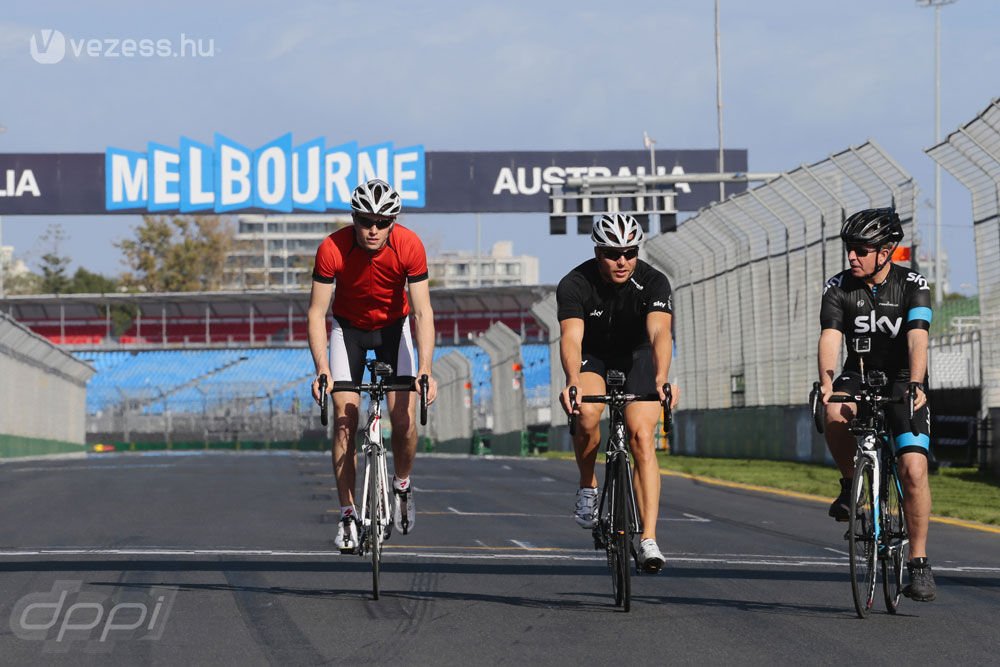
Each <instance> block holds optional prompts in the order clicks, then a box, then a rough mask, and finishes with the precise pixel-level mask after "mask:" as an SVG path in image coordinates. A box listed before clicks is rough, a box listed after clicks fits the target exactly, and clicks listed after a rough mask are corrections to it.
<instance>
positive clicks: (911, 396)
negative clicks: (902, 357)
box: [809, 382, 919, 435]
mask: <svg viewBox="0 0 1000 667" xmlns="http://www.w3.org/2000/svg"><path fill="white" fill-rule="evenodd" d="M918 385H919V383H917V382H911V383H909V384H908V385H907V387H906V393H905V394H904V395H903V396H899V397H895V398H893V397H891V396H883V395H882V394H878V393H875V392H872V391H870V389H869V388H868V387H862V388H861V393H859V394H832V395H831V396H830V397H829V398H828V399H827V403H861V402H866V401H867V402H869V403H874V404H875V405H876V406H877V405H882V404H886V403H906V402H909V404H910V416H909V424H910V432H911V433H912V434H913V435H917V427H916V426H915V425H914V422H913V414H914V412H915V410H914V404H915V402H916V400H917V392H916V386H918ZM809 404H810V406H811V407H812V413H813V421H814V422H815V424H816V430H817V431H819V432H820V433H822V432H823V427H824V424H825V420H824V418H823V415H822V406H823V401H822V391H821V390H820V383H819V382H813V389H812V391H811V392H810V393H809Z"/></svg>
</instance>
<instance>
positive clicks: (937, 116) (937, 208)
mask: <svg viewBox="0 0 1000 667" xmlns="http://www.w3.org/2000/svg"><path fill="white" fill-rule="evenodd" d="M954 2H956V0H917V6H918V7H933V8H934V145H935V146H937V145H938V144H939V143H941V7H943V6H944V5H950V4H952V3H954ZM943 266H944V264H943V262H942V261H941V165H940V164H939V163H938V162H937V161H936V160H935V162H934V307H935V308H938V309H940V308H941V300H942V297H943V296H944V276H943V275H942V271H943V268H942V267H943Z"/></svg>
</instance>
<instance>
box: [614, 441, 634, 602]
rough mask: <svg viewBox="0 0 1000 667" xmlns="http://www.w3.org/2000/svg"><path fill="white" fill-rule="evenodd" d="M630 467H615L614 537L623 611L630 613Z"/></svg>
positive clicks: (623, 464)
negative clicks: (616, 490)
mask: <svg viewBox="0 0 1000 667" xmlns="http://www.w3.org/2000/svg"><path fill="white" fill-rule="evenodd" d="M627 478H628V466H627V465H626V464H625V462H624V461H622V460H619V461H618V464H617V465H616V466H615V487H616V488H617V489H618V493H616V494H615V505H614V517H615V521H614V524H615V525H614V537H615V550H616V551H617V552H618V582H619V586H618V587H619V589H620V590H621V598H622V611H625V612H628V611H629V610H630V609H631V608H632V580H631V573H632V568H631V562H630V561H631V551H632V549H631V545H630V542H631V537H632V535H631V531H630V530H629V501H628V488H629V486H628V479H627Z"/></svg>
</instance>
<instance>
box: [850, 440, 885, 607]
mask: <svg viewBox="0 0 1000 667" xmlns="http://www.w3.org/2000/svg"><path fill="white" fill-rule="evenodd" d="M874 473H875V470H874V467H873V465H872V462H871V461H870V460H869V459H867V458H863V459H861V460H860V461H859V462H858V463H857V465H856V466H855V468H854V485H853V487H852V488H851V516H850V527H849V528H848V531H847V541H848V550H849V551H850V556H851V592H852V593H853V594H854V609H855V611H857V613H858V617H859V618H866V617H867V616H868V614H869V612H871V608H872V603H873V602H874V600H875V573H876V567H877V565H878V561H877V556H878V554H877V550H876V548H875V498H874V496H873V490H874V486H873V481H874Z"/></svg>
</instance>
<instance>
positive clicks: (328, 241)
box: [308, 179, 437, 552]
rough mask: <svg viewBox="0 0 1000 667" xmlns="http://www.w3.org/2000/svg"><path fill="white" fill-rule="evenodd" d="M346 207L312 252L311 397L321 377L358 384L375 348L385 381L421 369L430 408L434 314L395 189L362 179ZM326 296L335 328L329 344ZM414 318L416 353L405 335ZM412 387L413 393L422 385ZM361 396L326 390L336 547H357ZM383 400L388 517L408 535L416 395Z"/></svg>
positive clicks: (421, 253)
mask: <svg viewBox="0 0 1000 667" xmlns="http://www.w3.org/2000/svg"><path fill="white" fill-rule="evenodd" d="M351 210H352V215H353V220H354V224H353V225H351V226H350V227H345V228H343V229H340V230H337V231H336V232H334V233H332V234H330V235H329V236H327V237H326V238H325V239H323V241H322V243H320V246H319V249H318V250H317V251H316V263H315V266H314V268H313V283H312V294H311V296H310V302H309V318H308V320H309V348H310V350H311V352H312V356H313V362H314V363H315V366H316V374H317V379H316V380H315V381H313V398H315V399H317V400H319V398H320V395H319V379H318V376H320V375H326V376H327V377H328V378H330V380H332V383H331V385H330V386H329V388H328V391H329V389H333V387H334V386H337V385H338V383H339V386H347V385H358V384H361V383H362V382H363V379H364V378H363V374H364V369H365V358H366V356H367V352H368V350H374V352H375V357H376V358H377V359H379V360H380V361H385V362H387V363H388V364H390V365H391V366H392V368H393V371H394V372H395V375H396V377H394V378H390V382H392V383H397V382H406V381H414V380H415V378H416V377H418V376H420V375H427V376H428V377H429V379H430V382H429V386H428V389H427V403H428V404H430V403H432V402H433V401H434V398H435V396H436V394H437V383H436V381H435V380H434V377H433V375H432V374H431V361H432V358H433V356H434V313H433V311H432V309H431V299H430V288H429V284H428V281H427V253H426V252H425V250H424V246H423V243H421V241H420V239H419V238H418V237H417V235H416V234H415V233H414V232H413V231H411V230H409V229H407V228H406V227H403V226H402V225H400V224H397V223H396V217H397V216H398V215H399V213H400V211H401V210H402V203H401V201H400V197H399V194H398V193H397V192H396V191H395V190H393V189H392V187H391V186H390V185H389V184H388V183H386V182H385V181H382V180H379V179H372V180H370V181H368V182H366V183H362V184H361V185H359V186H358V187H357V188H356V189H355V190H354V193H353V195H352V197H351ZM334 282H336V285H337V289H336V292H334ZM407 286H408V287H409V289H408V290H407ZM407 291H408V292H409V298H407ZM331 301H332V302H333V325H332V329H331V331H330V336H329V341H328V339H327V316H328V315H329V313H330V304H331ZM411 317H412V319H413V330H414V334H415V338H416V348H417V356H416V357H414V353H413V352H414V351H413V340H412V338H411V334H410V318H411ZM328 344H329V350H328V349H327V345H328ZM418 362H419V365H418ZM417 390H418V392H419V391H420V387H419V385H417ZM360 399H361V397H360V395H359V394H357V393H354V392H337V393H334V394H333V411H334V434H333V471H334V475H335V476H336V478H337V494H338V496H339V498H340V506H341V520H340V522H339V523H338V527H337V536H336V539H335V544H336V546H337V547H338V548H339V549H340V550H341V551H342V552H351V551H353V550H354V549H355V548H356V547H357V526H356V514H355V512H356V510H355V507H354V486H355V474H356V451H355V434H356V433H357V430H358V414H359V409H360ZM387 400H388V403H389V420H390V422H391V424H392V452H393V466H394V468H395V475H394V476H393V481H392V488H393V491H394V493H393V496H394V498H395V503H394V508H393V521H394V523H395V524H396V528H397V530H399V531H400V532H401V533H403V534H404V535H405V534H407V533H409V532H410V531H411V530H412V529H413V526H414V523H415V519H416V510H415V505H414V501H413V486H412V484H411V482H410V471H411V469H412V468H413V460H414V458H415V456H416V451H417V428H416V423H417V422H416V403H417V394H415V393H413V392H393V393H390V394H389V396H388V399H387Z"/></svg>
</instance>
